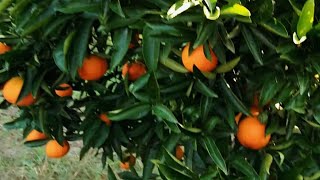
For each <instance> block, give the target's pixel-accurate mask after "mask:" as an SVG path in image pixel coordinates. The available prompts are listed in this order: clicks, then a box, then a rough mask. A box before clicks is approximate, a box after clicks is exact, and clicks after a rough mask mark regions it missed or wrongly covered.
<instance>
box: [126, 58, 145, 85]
mask: <svg viewBox="0 0 320 180" xmlns="http://www.w3.org/2000/svg"><path fill="white" fill-rule="evenodd" d="M146 73H147V70H146V66H145V65H144V64H143V63H141V62H133V63H129V62H127V63H126V64H124V65H123V67H122V76H123V77H126V76H128V79H129V80H130V81H135V80H137V79H139V78H140V77H141V76H143V75H144V74H146Z"/></svg>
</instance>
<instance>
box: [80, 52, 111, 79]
mask: <svg viewBox="0 0 320 180" xmlns="http://www.w3.org/2000/svg"><path fill="white" fill-rule="evenodd" d="M107 70H108V64H107V61H106V60H105V59H103V58H102V57H99V56H96V55H89V56H88V57H86V58H84V60H83V63H82V66H81V67H80V68H79V69H78V75H79V77H80V78H81V79H83V80H92V81H94V80H98V79H100V78H101V77H102V76H103V75H104V74H105V73H106V71H107Z"/></svg>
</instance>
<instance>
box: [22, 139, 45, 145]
mask: <svg viewBox="0 0 320 180" xmlns="http://www.w3.org/2000/svg"><path fill="white" fill-rule="evenodd" d="M47 142H48V140H36V141H26V142H24V143H23V144H24V145H25V146H27V147H40V146H44V145H46V144H47Z"/></svg>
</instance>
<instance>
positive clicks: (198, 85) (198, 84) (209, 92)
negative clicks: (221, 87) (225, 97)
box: [194, 79, 218, 98]
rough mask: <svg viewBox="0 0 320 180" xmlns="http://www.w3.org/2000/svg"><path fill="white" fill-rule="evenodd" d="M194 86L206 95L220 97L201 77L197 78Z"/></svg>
mask: <svg viewBox="0 0 320 180" xmlns="http://www.w3.org/2000/svg"><path fill="white" fill-rule="evenodd" d="M194 88H195V89H196V90H197V91H198V92H200V93H202V94H203V95H205V96H208V97H213V98H218V95H217V94H216V93H215V92H214V91H213V90H211V89H210V88H209V87H208V86H207V85H205V84H204V83H203V82H202V81H201V80H200V79H197V80H196V82H195V84H194Z"/></svg>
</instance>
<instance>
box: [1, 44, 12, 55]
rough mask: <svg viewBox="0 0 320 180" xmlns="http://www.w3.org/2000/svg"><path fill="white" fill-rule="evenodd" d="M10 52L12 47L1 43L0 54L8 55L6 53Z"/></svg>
mask: <svg viewBox="0 0 320 180" xmlns="http://www.w3.org/2000/svg"><path fill="white" fill-rule="evenodd" d="M10 50H11V47H10V46H8V45H6V44H4V43H2V42H0V54H4V53H6V52H8V51H10Z"/></svg>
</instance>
